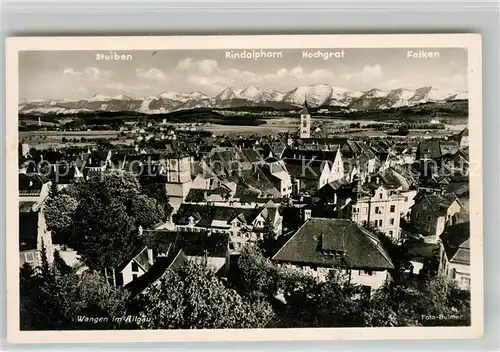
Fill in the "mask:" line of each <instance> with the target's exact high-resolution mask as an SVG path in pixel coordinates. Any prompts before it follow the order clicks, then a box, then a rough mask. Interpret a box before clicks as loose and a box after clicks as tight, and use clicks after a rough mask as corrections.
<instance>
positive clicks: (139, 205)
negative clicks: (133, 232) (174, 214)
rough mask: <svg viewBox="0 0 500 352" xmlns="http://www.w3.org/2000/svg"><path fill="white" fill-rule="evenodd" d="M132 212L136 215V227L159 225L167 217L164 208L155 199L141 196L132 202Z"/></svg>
mask: <svg viewBox="0 0 500 352" xmlns="http://www.w3.org/2000/svg"><path fill="white" fill-rule="evenodd" d="M130 203H131V205H130V210H131V212H132V214H134V215H135V225H136V226H142V227H145V228H148V227H151V226H153V225H155V224H157V223H159V222H160V221H161V220H162V219H163V218H164V216H165V214H164V212H163V207H161V206H159V204H158V202H157V200H156V199H154V198H149V197H148V196H146V195H143V194H140V195H138V196H137V197H135V198H133V199H132V200H131V202H130Z"/></svg>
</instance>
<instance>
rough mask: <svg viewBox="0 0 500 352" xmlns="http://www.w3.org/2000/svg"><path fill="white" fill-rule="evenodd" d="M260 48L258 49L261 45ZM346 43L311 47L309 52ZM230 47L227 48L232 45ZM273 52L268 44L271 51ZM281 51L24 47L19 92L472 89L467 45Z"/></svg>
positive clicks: (48, 95)
mask: <svg viewBox="0 0 500 352" xmlns="http://www.w3.org/2000/svg"><path fill="white" fill-rule="evenodd" d="M419 49H423V50H426V51H437V52H439V58H427V59H418V58H408V57H407V51H408V50H413V51H418V50H419ZM257 50H258V51H260V49H257ZM317 50H321V51H322V52H326V51H340V50H341V49H340V48H339V49H308V50H307V51H308V52H316V51H317ZM227 51H229V50H227ZM266 51H269V50H266ZM275 51H276V52H282V57H281V58H266V59H259V60H253V59H236V60H231V59H227V58H226V50H162V51H158V52H153V51H117V52H116V53H117V54H120V55H121V54H130V55H131V57H132V60H124V61H122V60H112V61H107V60H97V59H96V57H97V54H100V53H101V54H106V55H109V54H110V51H24V52H20V53H19V97H20V99H21V100H34V99H70V100H72V99H85V98H90V97H92V96H93V95H95V94H103V95H108V96H115V95H119V94H125V95H128V96H130V97H135V98H140V97H147V96H155V95H158V94H159V93H161V92H164V91H174V92H186V93H188V92H192V91H199V92H202V93H204V94H207V95H209V96H215V95H217V94H219V93H220V92H221V91H222V90H223V89H225V88H227V87H234V88H245V87H246V86H249V85H254V86H257V87H259V88H261V89H264V88H269V89H275V90H278V91H281V92H286V91H290V90H292V89H294V88H296V87H297V86H301V85H311V84H318V83H324V84H330V85H333V86H336V87H341V88H346V89H349V90H354V91H364V90H368V89H371V88H378V89H381V90H390V89H395V88H408V89H416V88H420V87H424V86H434V87H437V88H442V89H450V90H455V91H467V51H466V49H462V48H444V49H441V48H434V49H425V48H415V49H412V48H404V49H402V48H394V49H392V48H387V49H381V48H376V49H368V48H362V49H359V48H358V49H350V48H346V49H344V57H343V58H331V59H328V60H324V59H321V58H316V59H308V58H304V57H303V50H298V49H293V50H282V49H277V50H275Z"/></svg>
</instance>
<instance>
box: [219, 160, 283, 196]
mask: <svg viewBox="0 0 500 352" xmlns="http://www.w3.org/2000/svg"><path fill="white" fill-rule="evenodd" d="M228 180H229V181H232V182H235V183H236V184H237V185H238V187H246V188H248V189H249V190H250V191H252V192H253V193H259V194H262V195H269V196H272V197H279V196H280V191H279V190H278V189H277V188H276V187H275V186H274V184H273V183H272V182H271V180H270V179H269V178H268V177H267V175H266V174H265V172H263V169H262V166H260V165H259V166H255V167H254V168H253V170H239V171H238V172H237V173H236V174H234V175H232V176H230V177H228Z"/></svg>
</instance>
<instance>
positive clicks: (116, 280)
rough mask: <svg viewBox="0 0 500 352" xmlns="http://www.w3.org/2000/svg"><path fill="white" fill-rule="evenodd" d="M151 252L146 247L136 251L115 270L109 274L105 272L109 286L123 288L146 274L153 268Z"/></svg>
mask: <svg viewBox="0 0 500 352" xmlns="http://www.w3.org/2000/svg"><path fill="white" fill-rule="evenodd" d="M153 264H154V261H153V252H152V250H151V249H148V247H143V248H141V249H139V250H138V251H136V252H135V253H134V254H133V256H132V257H131V258H130V259H128V260H126V261H125V262H124V263H122V264H121V265H120V266H118V268H115V269H114V270H112V271H111V272H110V273H108V271H107V270H105V275H106V276H107V277H108V280H109V281H110V283H111V284H113V285H115V286H124V285H127V284H128V283H129V282H132V281H133V280H135V279H137V278H138V277H140V276H142V275H144V274H145V273H147V272H148V271H149V270H150V269H151V267H152V266H153Z"/></svg>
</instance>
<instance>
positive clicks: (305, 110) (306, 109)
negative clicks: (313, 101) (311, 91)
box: [300, 98, 309, 115]
mask: <svg viewBox="0 0 500 352" xmlns="http://www.w3.org/2000/svg"><path fill="white" fill-rule="evenodd" d="M300 114H301V115H309V106H308V105H307V98H306V99H305V100H304V107H303V108H302V110H301V111H300Z"/></svg>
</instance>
